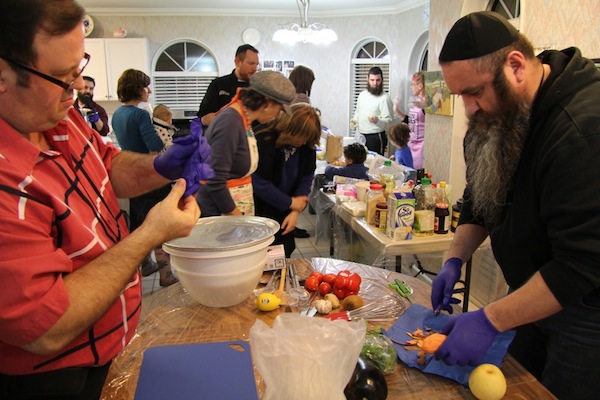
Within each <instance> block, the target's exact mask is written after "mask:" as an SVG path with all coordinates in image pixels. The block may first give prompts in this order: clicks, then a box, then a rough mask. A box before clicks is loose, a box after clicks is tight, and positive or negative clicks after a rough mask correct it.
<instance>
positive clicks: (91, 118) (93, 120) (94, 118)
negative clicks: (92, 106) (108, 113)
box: [87, 110, 100, 124]
mask: <svg viewBox="0 0 600 400" xmlns="http://www.w3.org/2000/svg"><path fill="white" fill-rule="evenodd" d="M92 111H93V112H91V113H89V114H88V115H87V119H88V121H90V122H91V123H92V124H95V123H96V122H98V120H99V119H100V116H99V115H98V111H96V110H92Z"/></svg>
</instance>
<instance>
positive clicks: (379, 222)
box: [375, 201, 388, 231]
mask: <svg viewBox="0 0 600 400" xmlns="http://www.w3.org/2000/svg"><path fill="white" fill-rule="evenodd" d="M387 209H388V205H387V203H385V202H383V201H380V202H379V203H377V204H376V206H375V228H377V229H379V230H382V231H385V227H386V221H387Z"/></svg>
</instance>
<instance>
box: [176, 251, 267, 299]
mask: <svg viewBox="0 0 600 400" xmlns="http://www.w3.org/2000/svg"><path fill="white" fill-rule="evenodd" d="M266 261H267V257H266V252H265V258H264V260H263V261H262V262H260V263H258V264H256V265H254V266H251V267H250V268H248V269H247V270H246V271H241V272H233V273H227V274H221V275H204V274H199V273H193V272H189V271H184V270H180V269H177V268H176V267H175V266H173V268H175V270H176V271H177V276H178V277H179V281H180V282H181V284H182V285H183V287H184V288H185V290H186V291H187V292H188V293H189V295H190V296H192V298H193V299H194V300H196V301H197V302H198V303H200V304H202V305H205V306H208V307H230V306H235V305H237V304H240V303H241V302H243V301H245V300H246V299H247V298H248V297H249V296H250V295H251V294H252V292H253V291H254V289H255V288H256V285H257V284H258V281H259V280H260V277H261V276H262V273H263V269H264V264H265V262H266Z"/></svg>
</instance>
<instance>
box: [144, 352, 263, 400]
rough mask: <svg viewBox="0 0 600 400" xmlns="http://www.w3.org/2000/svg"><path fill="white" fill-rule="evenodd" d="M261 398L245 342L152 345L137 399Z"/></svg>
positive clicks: (240, 399) (237, 399)
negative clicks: (257, 390)
mask: <svg viewBox="0 0 600 400" xmlns="http://www.w3.org/2000/svg"><path fill="white" fill-rule="evenodd" d="M162 399H165V400H179V399H181V400H193V399H199V400H225V399H236V400H258V394H257V392H256V382H255V380H254V371H253V369H252V357H251V356H250V345H249V344H248V343H246V342H242V341H233V342H219V343H201V344H186V345H177V346H162V347H152V348H149V349H148V350H146V351H145V352H144V359H143V360H142V368H141V370H140V378H139V380H138V384H137V390H136V392H135V400H162Z"/></svg>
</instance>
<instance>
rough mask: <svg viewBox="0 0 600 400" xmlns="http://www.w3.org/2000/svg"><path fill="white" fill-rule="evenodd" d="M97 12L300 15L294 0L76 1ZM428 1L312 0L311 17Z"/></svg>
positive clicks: (383, 9) (393, 10)
mask: <svg viewBox="0 0 600 400" xmlns="http://www.w3.org/2000/svg"><path fill="white" fill-rule="evenodd" d="M78 1H79V3H80V4H81V5H82V6H84V7H85V8H86V10H87V12H88V13H89V14H92V15H93V14H96V15H235V16H249V15H257V16H288V15H299V10H298V5H297V3H296V0H78ZM428 3H429V0H370V1H369V0H312V1H311V3H310V7H309V15H310V16H312V17H339V16H348V15H376V14H387V13H398V12H402V11H405V10H409V9H412V8H415V7H417V6H420V5H423V4H428Z"/></svg>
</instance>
